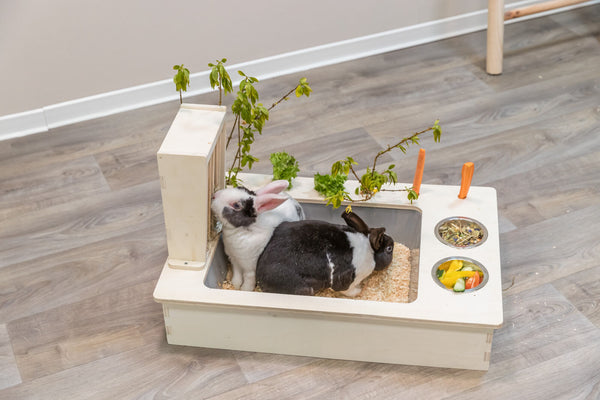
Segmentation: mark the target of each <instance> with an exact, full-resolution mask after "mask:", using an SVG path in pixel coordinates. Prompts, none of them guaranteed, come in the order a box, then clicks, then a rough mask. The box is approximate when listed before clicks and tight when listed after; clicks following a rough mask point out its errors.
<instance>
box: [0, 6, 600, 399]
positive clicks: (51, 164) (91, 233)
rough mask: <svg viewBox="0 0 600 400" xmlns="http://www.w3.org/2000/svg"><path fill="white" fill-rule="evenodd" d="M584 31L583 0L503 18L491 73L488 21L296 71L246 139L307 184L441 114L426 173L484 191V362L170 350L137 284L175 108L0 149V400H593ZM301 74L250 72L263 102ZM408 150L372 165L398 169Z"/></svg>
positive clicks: (597, 297)
mask: <svg viewBox="0 0 600 400" xmlns="http://www.w3.org/2000/svg"><path fill="white" fill-rule="evenodd" d="M599 40H600V6H598V5H596V6H591V7H586V8H582V9H579V10H575V11H570V12H566V13H561V14H557V15H554V16H552V17H545V18H541V19H535V20H531V21H527V22H520V23H516V24H512V25H508V26H507V27H506V32H505V63H504V74H503V75H501V76H497V77H490V76H487V75H486V74H485V72H484V62H485V60H484V54H485V32H477V33H473V34H469V35H466V36H461V37H457V38H453V39H448V40H444V41H440V42H436V43H431V44H427V45H422V46H418V47H414V48H410V49H405V50H401V51H395V52H391V53H387V54H383V55H378V56H373V57H369V58H365V59H361V60H357V61H352V62H347V63H343V64H338V65H334V66H330V67H325V68H320V69H315V70H311V71H306V73H305V74H303V75H305V76H307V77H308V78H309V81H310V83H311V85H312V87H313V89H314V95H313V96H311V97H310V98H309V99H306V98H303V99H299V100H298V99H293V100H290V101H288V102H286V103H283V104H282V105H281V106H279V107H278V108H277V109H275V110H274V111H273V112H272V114H271V121H269V123H268V125H267V127H266V128H265V131H264V133H263V135H262V136H261V137H259V139H258V140H257V142H256V144H255V148H256V155H258V156H259V157H260V158H262V159H264V162H261V163H258V164H257V165H256V167H255V170H256V171H257V172H269V165H270V164H269V163H268V161H267V157H268V154H269V153H270V152H272V151H276V150H286V151H288V152H290V153H292V154H294V155H296V157H297V158H298V160H299V162H300V164H301V168H302V172H301V175H304V176H311V175H312V174H313V173H314V172H325V171H327V169H328V167H329V166H330V165H331V163H332V161H335V160H337V159H340V158H342V157H345V156H347V155H350V156H353V157H354V158H355V159H356V160H357V161H358V162H359V163H360V165H361V167H363V168H364V166H365V165H366V162H367V161H368V160H369V159H371V158H372V157H373V155H374V154H375V152H376V151H378V150H380V149H382V148H383V146H385V145H386V144H388V143H392V141H393V140H394V138H398V137H404V136H405V135H408V134H410V133H412V132H414V131H416V130H419V129H421V128H424V127H427V126H430V124H432V123H433V121H434V120H435V119H436V118H439V119H440V121H441V125H442V128H443V136H442V142H441V143H439V144H434V143H433V140H432V138H431V137H430V136H429V137H426V138H424V139H423V141H422V145H423V146H424V147H425V148H426V149H427V164H426V168H425V176H424V183H435V184H458V182H459V177H460V168H461V165H462V163H463V162H465V161H473V162H474V163H475V176H474V177H473V184H474V185H482V186H492V187H495V188H496V189H497V190H498V202H499V216H500V229H501V237H500V245H501V253H502V268H503V270H502V273H503V277H502V279H503V285H504V288H505V291H504V320H505V323H504V326H503V327H502V328H501V329H499V330H497V331H496V334H495V336H494V343H493V349H492V357H491V365H490V369H489V371H488V372H475V371H466V370H449V369H438V368H430V367H417V366H403V365H385V364H370V363H364V362H347V361H337V360H324V359H315V358H307V357H290V356H281V355H267V354H255V353H247V352H239V351H225V350H213V349H204V348H187V347H178V346H171V345H168V344H167V343H166V341H165V333H164V326H163V317H162V310H161V307H160V305H159V304H157V303H155V302H154V301H153V298H152V292H153V289H154V286H155V284H156V281H157V279H158V276H159V273H160V271H161V268H162V266H163V263H164V261H165V258H166V256H167V252H166V238H165V229H164V222H163V216H162V206H161V198H160V188H159V183H158V180H157V179H158V175H157V166H156V157H155V153H156V151H157V149H158V147H159V145H160V143H161V141H162V139H163V137H164V135H165V133H166V132H167V130H168V128H169V125H170V123H171V121H172V119H173V116H174V115H175V113H176V110H177V108H178V104H177V103H171V104H163V105H159V106H154V107H149V108H146V109H142V110H137V111H132V112H127V113H123V114H120V115H116V116H111V117H107V118H101V119H96V120H93V121H88V122H84V123H80V124H76V125H71V126H67V127H63V128H58V129H54V130H51V131H50V132H48V133H44V134H38V135H33V136H29V137H24V138H20V139H13V140H9V141H4V142H0V398H2V399H38V398H39V399H134V398H142V399H155V398H156V399H165V398H190V399H200V398H211V399H237V398H244V399H246V398H256V399H261V400H264V399H287V398H303V399H304V398H311V399H323V398H327V399H337V398H340V399H365V398H381V399H392V398H393V399H404V398H406V399H408V398H410V399H461V400H466V399H480V398H485V399H599V398H600V234H599V231H598V227H599V226H600V43H599ZM216 56H226V54H224V55H212V56H207V60H209V59H210V58H211V57H213V58H214V57H216ZM171 61H173V62H175V61H177V60H171ZM231 72H234V71H231ZM300 76H302V75H301V74H298V76H293V77H291V76H288V77H282V78H277V79H273V80H269V81H264V82H261V83H260V84H259V88H260V90H261V96H262V100H263V101H264V102H266V103H268V102H270V101H271V99H273V100H274V99H275V98H276V97H277V96H278V95H280V94H282V93H284V92H285V91H287V89H289V88H290V87H291V86H292V85H293V84H294V82H295V81H296V79H298V78H299V77H300ZM192 83H193V82H192ZM190 100H191V101H192V102H203V103H206V102H209V103H214V102H215V101H216V96H215V95H213V94H211V95H206V96H200V97H197V98H193V99H190ZM229 101H231V98H229ZM417 150H418V149H417V148H416V147H415V148H411V149H410V150H409V152H408V154H407V155H403V154H402V153H393V154H392V155H391V156H389V157H387V159H386V160H385V161H386V162H395V164H396V165H397V168H396V171H397V173H398V177H399V179H400V181H402V182H412V176H413V173H414V165H415V163H416V154H417ZM513 281H514V284H512V282H513ZM368 339H369V338H365V340H368ZM448 345H449V346H451V345H452V343H448Z"/></svg>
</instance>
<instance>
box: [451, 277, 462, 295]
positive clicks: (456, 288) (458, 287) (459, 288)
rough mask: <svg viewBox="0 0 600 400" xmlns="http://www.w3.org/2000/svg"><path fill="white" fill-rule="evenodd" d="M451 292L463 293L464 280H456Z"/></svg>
mask: <svg viewBox="0 0 600 400" xmlns="http://www.w3.org/2000/svg"><path fill="white" fill-rule="evenodd" d="M452 290H454V291H455V292H464V291H465V279H464V278H459V279H457V280H456V283H455V284H454V287H453V288H452Z"/></svg>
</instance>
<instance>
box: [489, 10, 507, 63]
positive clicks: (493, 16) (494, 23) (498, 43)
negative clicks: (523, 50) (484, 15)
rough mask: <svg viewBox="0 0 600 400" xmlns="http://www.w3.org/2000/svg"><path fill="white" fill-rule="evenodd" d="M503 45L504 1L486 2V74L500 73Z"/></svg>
mask: <svg viewBox="0 0 600 400" xmlns="http://www.w3.org/2000/svg"><path fill="white" fill-rule="evenodd" d="M503 45H504V0H488V27H487V58H486V72H487V73H488V74H490V75H500V74H501V73H502V57H503Z"/></svg>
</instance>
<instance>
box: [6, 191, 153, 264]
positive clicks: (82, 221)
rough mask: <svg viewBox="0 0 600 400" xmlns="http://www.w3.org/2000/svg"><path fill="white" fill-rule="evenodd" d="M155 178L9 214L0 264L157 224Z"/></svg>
mask: <svg viewBox="0 0 600 400" xmlns="http://www.w3.org/2000/svg"><path fill="white" fill-rule="evenodd" d="M163 221H164V219H163V214H162V203H161V200H160V186H159V183H158V181H154V182H149V183H145V184H142V185H137V186H134V187H132V188H128V189H125V190H122V191H119V192H118V193H115V192H109V193H105V194H102V195H98V196H93V197H86V198H81V199H78V200H76V201H73V202H70V203H64V204H60V205H57V206H54V207H50V208H48V209H45V210H41V211H38V212H32V213H28V214H26V215H23V216H19V217H17V218H11V219H9V220H6V221H5V222H4V223H3V230H2V231H0V252H2V255H3V257H2V258H0V268H2V267H5V266H7V265H11V264H15V263H19V262H24V261H28V260H33V259H35V258H38V257H42V256H50V255H52V254H54V253H56V252H59V251H62V250H65V249H72V248H75V247H78V246H85V245H87V244H91V243H94V242H97V241H100V240H103V239H106V238H109V237H114V236H121V235H123V234H125V233H128V232H135V231H137V230H139V229H141V227H142V226H155V225H157V224H162V223H164V222H163Z"/></svg>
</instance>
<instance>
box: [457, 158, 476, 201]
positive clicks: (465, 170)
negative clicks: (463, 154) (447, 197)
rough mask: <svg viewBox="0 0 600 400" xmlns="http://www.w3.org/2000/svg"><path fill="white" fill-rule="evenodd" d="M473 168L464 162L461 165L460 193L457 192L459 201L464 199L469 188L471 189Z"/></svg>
mask: <svg viewBox="0 0 600 400" xmlns="http://www.w3.org/2000/svg"><path fill="white" fill-rule="evenodd" d="M474 170H475V166H474V165H473V163H472V162H466V163H464V164H463V167H462V172H461V181H460V192H458V198H459V199H466V198H467V193H469V188H470V187H471V179H473V171H474Z"/></svg>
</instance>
